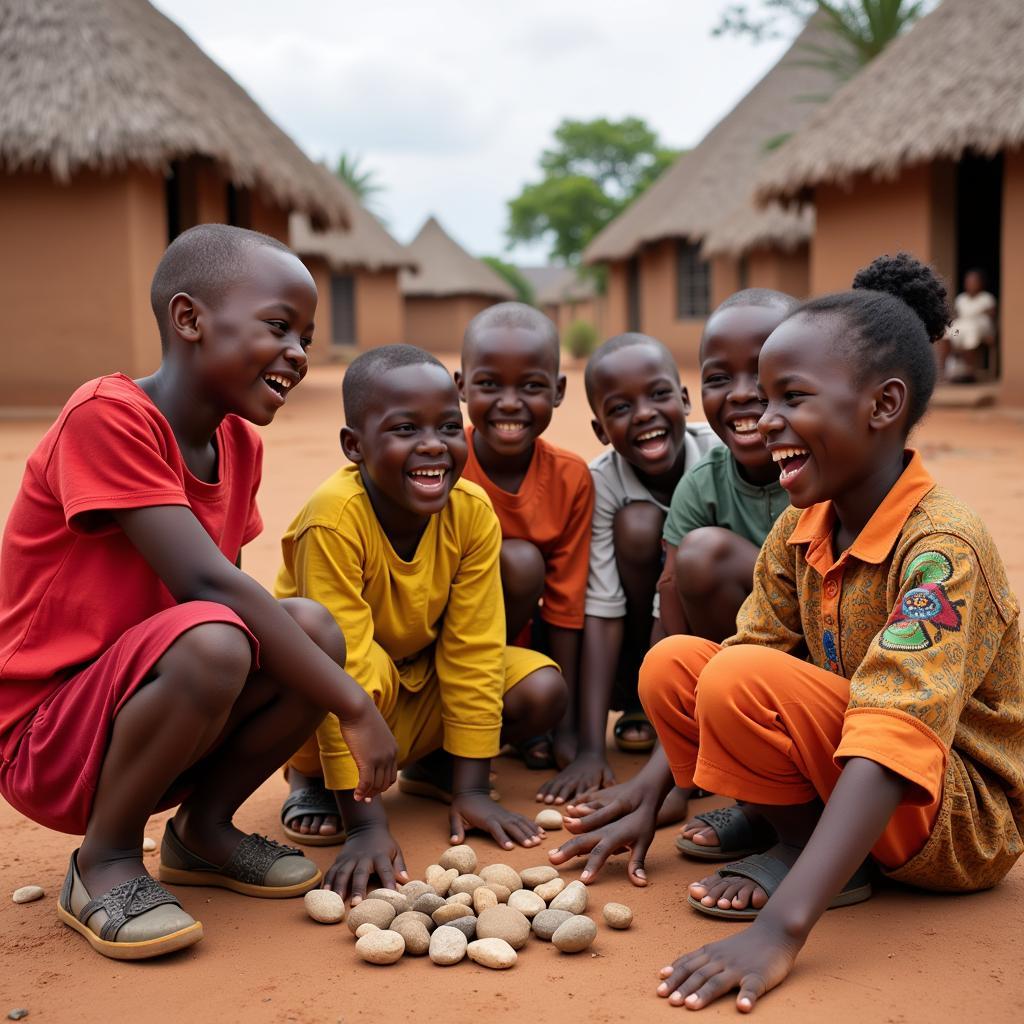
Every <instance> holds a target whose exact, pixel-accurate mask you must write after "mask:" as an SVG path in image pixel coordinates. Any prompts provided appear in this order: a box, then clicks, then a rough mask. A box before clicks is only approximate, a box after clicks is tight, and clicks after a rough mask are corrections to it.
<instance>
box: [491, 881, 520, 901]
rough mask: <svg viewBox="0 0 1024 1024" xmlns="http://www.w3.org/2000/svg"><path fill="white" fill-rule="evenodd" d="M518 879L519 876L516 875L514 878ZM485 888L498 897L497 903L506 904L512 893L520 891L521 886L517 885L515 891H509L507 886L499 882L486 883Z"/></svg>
mask: <svg viewBox="0 0 1024 1024" xmlns="http://www.w3.org/2000/svg"><path fill="white" fill-rule="evenodd" d="M518 877H519V876H518V875H516V878H518ZM487 888H488V889H490V890H491V892H493V893H494V895H495V896H497V897H498V902H499V903H508V898H509V896H511V895H512V893H513V892H518V890H519V889H521V888H522V886H521V885H519V886H516V888H515V889H510V888H509V887H508V886H507V885H502V884H501V882H488V883H487Z"/></svg>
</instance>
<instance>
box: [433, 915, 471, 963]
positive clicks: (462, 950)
mask: <svg viewBox="0 0 1024 1024" xmlns="http://www.w3.org/2000/svg"><path fill="white" fill-rule="evenodd" d="M468 945H469V940H468V939H467V938H466V936H465V935H463V934H462V932H461V931H459V930H458V929H457V928H452V927H451V925H445V926H444V927H442V928H438V929H437V931H436V932H434V934H433V935H431V936H430V946H429V949H428V953H429V955H430V959H431V962H432V963H435V964H438V965H440V966H441V967H450V966H451V965H452V964H457V963H458V962H459V961H460V960H462V959H463V958H464V957H465V955H466V947H467V946H468Z"/></svg>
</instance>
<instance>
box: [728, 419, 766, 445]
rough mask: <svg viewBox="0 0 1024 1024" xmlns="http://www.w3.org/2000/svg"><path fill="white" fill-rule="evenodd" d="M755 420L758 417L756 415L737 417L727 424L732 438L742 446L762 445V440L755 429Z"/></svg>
mask: <svg viewBox="0 0 1024 1024" xmlns="http://www.w3.org/2000/svg"><path fill="white" fill-rule="evenodd" d="M757 420H758V417H756V416H741V417H738V418H737V419H734V420H733V421H732V422H731V423H729V424H728V426H729V432H730V433H731V434H732V436H733V438H734V439H735V440H736V441H737V442H738V443H739V444H741V445H743V446H744V447H746V446H747V445H751V446H754V447H756V446H758V445H763V444H764V441H763V440H762V438H761V434H760V433H759V432H758V429H757Z"/></svg>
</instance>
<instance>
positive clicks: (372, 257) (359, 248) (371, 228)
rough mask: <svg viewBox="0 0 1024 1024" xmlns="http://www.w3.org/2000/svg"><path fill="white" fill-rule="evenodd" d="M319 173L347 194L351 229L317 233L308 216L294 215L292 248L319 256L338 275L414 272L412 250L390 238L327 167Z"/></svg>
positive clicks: (384, 229) (291, 225) (292, 219)
mask: <svg viewBox="0 0 1024 1024" xmlns="http://www.w3.org/2000/svg"><path fill="white" fill-rule="evenodd" d="M317 170H318V172H320V174H321V175H322V177H323V178H324V179H325V180H326V179H330V184H331V187H334V186H335V185H336V186H338V187H339V188H340V190H341V192H342V193H343V194H344V196H345V200H346V206H347V208H348V211H349V227H348V229H347V230H341V229H338V228H330V229H328V230H326V231H318V230H316V229H315V228H314V227H313V225H312V224H311V223H310V219H309V216H308V214H305V213H298V212H296V213H293V214H292V215H291V218H290V220H289V225H288V228H289V238H290V244H291V247H292V248H293V249H294V250H295V251H296V252H297V253H298V254H299V255H300V256H305V257H310V256H319V257H320V258H321V259H323V260H324V261H325V262H326V263H327V265H328V266H329V267H330V268H331V269H332V270H336V271H344V270H352V269H357V268H363V269H366V270H372V271H377V270H398V269H400V268H402V267H410V268H415V266H416V261H415V260H414V259H413V258H412V256H411V254H410V253H409V250H408V249H407V248H406V247H405V246H404V245H401V244H399V243H398V242H396V241H395V240H394V239H393V238H392V237H391V235H390V234H389V233H388V231H387V229H386V228H385V227H384V225H383V224H381V222H380V221H379V220H377V218H376V217H374V215H373V214H372V213H370V211H369V210H367V209H366V207H364V206H363V205H362V204H361V203H360V202H359V199H358V198H357V197H356V196H355V194H354V193H353V192H352V190H351V189H350V188H349V187H348V186H347V185H346V184H345V183H344V182H343V181H340V180H339V179H338V178H337V177H336V176H335V175H333V174H331V172H330V171H329V170H327V168H326V167H322V166H319V165H318V166H317ZM325 187H326V185H325Z"/></svg>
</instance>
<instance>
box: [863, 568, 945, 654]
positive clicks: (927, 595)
mask: <svg viewBox="0 0 1024 1024" xmlns="http://www.w3.org/2000/svg"><path fill="white" fill-rule="evenodd" d="M952 575H953V566H952V565H951V564H950V561H949V559H948V558H947V557H946V556H945V555H943V554H941V553H940V552H938V551H925V552H922V553H921V554H920V555H918V556H917V557H916V558H914V559H912V560H911V562H910V564H909V565H908V566H907V568H906V571H905V572H904V573H903V581H904V582H906V581H908V580H910V579H912V578H914V577H917V579H919V580H920V582H919V583H918V585H917V586H916V587H912V588H911V589H910V590H908V591H907V592H906V593H905V594H904V595H903V599H902V600H901V601H900V604H899V607H898V608H896V609H894V610H893V613H892V615H890V616H889V621H888V622H887V623H886V624H885V629H884V630H883V631H882V638H881V640H880V641H879V643H880V644H881V646H882V647H884V648H885V649H886V650H889V651H924V650H927V649H928V648H929V647H931V646H933V645H934V644H937V643H938V642H939V641H940V640H941V639H942V634H943V632H947V633H958V632H959V631H960V625H961V621H962V620H961V617H960V610H959V609H960V607H961V606H962V605H963V604H964V602H963V601H962V600H960V601H951V600H950V599H949V595H948V594H947V593H946V588H945V587H943V585H942V584H943V583H945V582H946V580H948V579H949V578H950V577H951V576H952ZM929 627H930V628H931V630H932V631H933V632H929Z"/></svg>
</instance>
